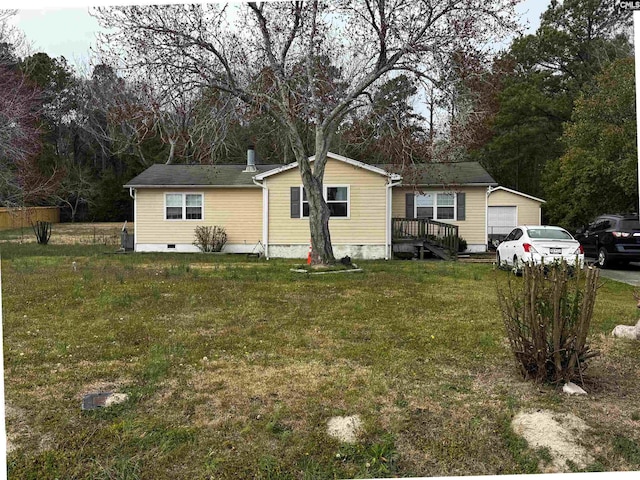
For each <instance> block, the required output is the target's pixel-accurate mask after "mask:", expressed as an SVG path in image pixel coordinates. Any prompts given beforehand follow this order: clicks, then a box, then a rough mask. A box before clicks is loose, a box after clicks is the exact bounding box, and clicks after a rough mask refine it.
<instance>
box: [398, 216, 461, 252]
mask: <svg viewBox="0 0 640 480" xmlns="http://www.w3.org/2000/svg"><path fill="white" fill-rule="evenodd" d="M391 231H392V232H393V235H392V237H393V241H394V242H402V241H405V242H406V241H411V240H423V241H425V242H427V243H430V244H432V245H435V246H437V247H440V248H444V249H446V250H448V251H449V252H450V253H451V255H452V256H454V257H455V256H457V254H458V226H457V225H451V224H449V223H444V222H437V221H435V220H429V219H428V218H392V219H391Z"/></svg>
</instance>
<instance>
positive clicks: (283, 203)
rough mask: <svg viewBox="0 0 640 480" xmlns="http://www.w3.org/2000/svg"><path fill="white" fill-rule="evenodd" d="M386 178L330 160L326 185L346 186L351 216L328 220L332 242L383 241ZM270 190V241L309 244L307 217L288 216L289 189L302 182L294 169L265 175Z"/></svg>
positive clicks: (289, 205)
mask: <svg viewBox="0 0 640 480" xmlns="http://www.w3.org/2000/svg"><path fill="white" fill-rule="evenodd" d="M386 182H387V179H386V177H384V176H382V175H378V174H377V173H373V172H370V171H368V170H364V169H362V168H359V167H355V166H353V165H349V164H347V163H344V162H340V161H337V160H332V159H329V160H328V162H327V165H326V168H325V174H324V184H325V185H348V186H349V187H350V188H349V201H350V205H349V207H350V216H349V218H332V219H331V220H330V221H329V230H330V232H331V242H332V243H333V244H334V245H340V244H357V245H375V244H384V243H385V212H386V206H385V205H386V187H385V185H386ZM266 184H267V188H268V189H269V244H271V245H276V244H308V243H309V220H308V219H306V218H291V204H290V203H291V196H290V195H291V193H290V192H291V191H290V188H291V187H293V186H299V185H301V184H302V180H301V179H300V172H299V170H298V169H297V168H295V169H291V170H288V171H286V172H283V173H280V174H277V175H273V176H271V177H267V179H266Z"/></svg>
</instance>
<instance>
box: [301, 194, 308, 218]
mask: <svg viewBox="0 0 640 480" xmlns="http://www.w3.org/2000/svg"><path fill="white" fill-rule="evenodd" d="M301 188H302V202H301V205H302V216H303V217H308V216H309V200H308V199H307V191H306V190H305V189H304V187H301Z"/></svg>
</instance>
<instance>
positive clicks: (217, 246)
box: [193, 225, 227, 253]
mask: <svg viewBox="0 0 640 480" xmlns="http://www.w3.org/2000/svg"><path fill="white" fill-rule="evenodd" d="M195 236H196V239H195V240H194V242H193V244H194V245H195V246H196V247H198V248H199V249H200V250H201V251H203V252H206V253H210V252H219V251H221V250H222V247H224V245H225V243H227V232H226V231H225V229H224V227H218V226H217V225H216V226H213V227H208V226H203V225H199V226H197V227H196V229H195Z"/></svg>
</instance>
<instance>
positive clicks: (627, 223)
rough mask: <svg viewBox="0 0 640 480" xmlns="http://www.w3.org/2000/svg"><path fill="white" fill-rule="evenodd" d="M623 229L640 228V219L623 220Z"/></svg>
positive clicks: (621, 225) (621, 222) (621, 227)
mask: <svg viewBox="0 0 640 480" xmlns="http://www.w3.org/2000/svg"><path fill="white" fill-rule="evenodd" d="M620 229H621V230H640V222H639V221H638V220H621V221H620Z"/></svg>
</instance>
